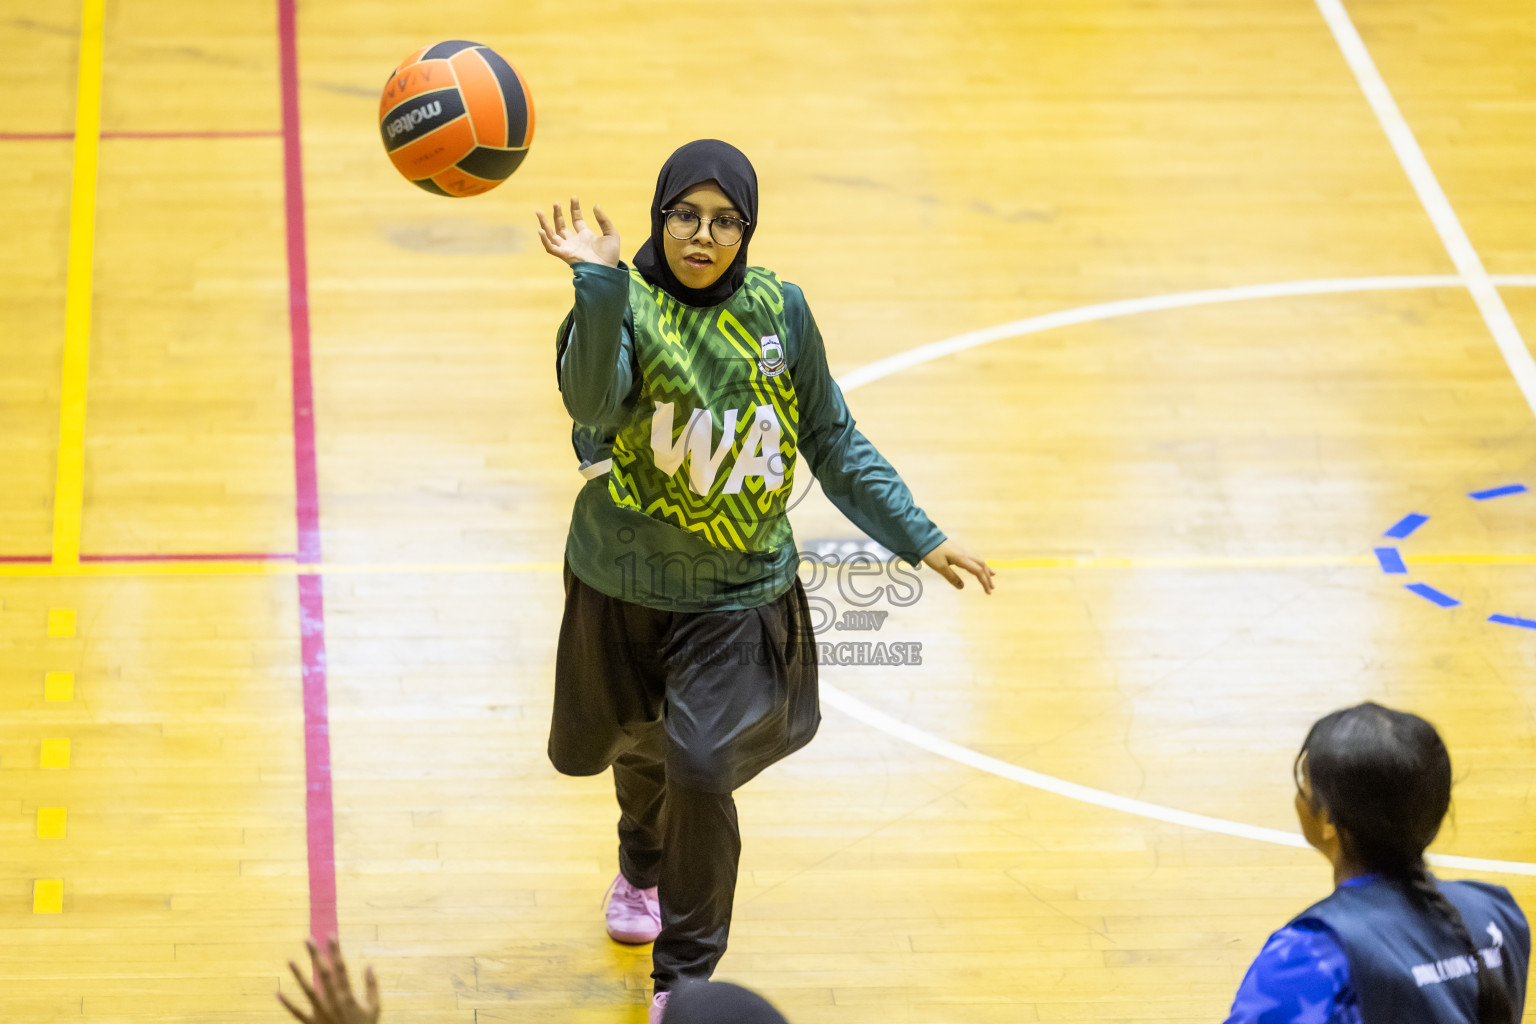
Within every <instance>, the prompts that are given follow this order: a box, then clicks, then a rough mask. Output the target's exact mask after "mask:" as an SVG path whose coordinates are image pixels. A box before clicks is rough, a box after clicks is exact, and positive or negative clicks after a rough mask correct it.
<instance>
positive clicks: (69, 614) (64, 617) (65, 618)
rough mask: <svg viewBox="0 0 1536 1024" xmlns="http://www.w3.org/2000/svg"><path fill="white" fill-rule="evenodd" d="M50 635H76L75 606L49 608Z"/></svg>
mask: <svg viewBox="0 0 1536 1024" xmlns="http://www.w3.org/2000/svg"><path fill="white" fill-rule="evenodd" d="M48 635H49V636H51V637H69V636H74V635H75V610H74V609H73V608H49V609H48Z"/></svg>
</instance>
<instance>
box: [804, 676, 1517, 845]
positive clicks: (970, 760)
mask: <svg viewBox="0 0 1536 1024" xmlns="http://www.w3.org/2000/svg"><path fill="white" fill-rule="evenodd" d="M821 698H822V700H824V701H826V702H827V703H828V704H831V705H832V706H833V707H835V708H837V709H838V710H839V711H841V712H843V713H844V714H845V715H848V716H850V717H852V718H855V719H858V720H859V721H860V722H863V723H864V724H865V725H868V726H870V727H872V728H875V729H878V730H880V731H881V732H883V733H885V734H886V735H888V736H893V737H895V738H896V739H899V740H902V741H903V742H906V743H910V744H912V745H913V746H915V747H921V748H922V749H924V750H926V751H928V752H929V753H932V754H937V755H939V756H940V757H944V758H948V759H949V760H951V761H954V762H957V763H958V764H963V765H966V766H967V767H970V768H975V769H977V770H978V771H984V772H987V773H989V774H992V775H996V776H999V777H1000V778H1004V779H1011V780H1012V781H1014V782H1018V783H1022V784H1023V785H1026V786H1030V787H1032V788H1034V789H1039V790H1043V791H1044V792H1047V793H1055V794H1056V795H1057V796H1064V797H1066V798H1067V799H1069V800H1077V801H1079V802H1080V803H1085V804H1093V805H1094V806H1096V807H1105V808H1108V809H1109V810H1112V811H1120V812H1122V813H1124V814H1134V815H1136V816H1137V817H1140V818H1151V819H1152V820H1153V821H1165V822H1167V823H1168V824H1170V825H1182V826H1184V827H1185V828H1193V829H1199V830H1201V831H1202V832H1215V833H1217V834H1219V835H1224V836H1236V837H1237V838H1239V839H1252V840H1255V841H1257V842H1261V843H1273V844H1275V845H1276V846H1294V847H1298V848H1300V849H1306V848H1307V841H1306V840H1305V839H1303V838H1302V837H1301V836H1300V835H1298V834H1297V833H1295V832H1285V831H1282V830H1280V829H1277V828H1264V827H1262V826H1260V825H1247V824H1244V823H1243V822H1240V821H1228V820H1226V819H1225V818H1212V817H1209V816H1207V815H1204V814H1194V813H1192V812H1190V811H1181V810H1179V809H1177V808H1175V807H1164V806H1162V805H1161V804H1153V803H1148V802H1147V801H1145V800H1133V799H1131V798H1130V797H1124V796H1117V795H1116V794H1114V793H1106V792H1104V791H1103V790H1102V789H1093V788H1091V787H1089V786H1083V785H1079V784H1078V783H1076V782H1067V781H1066V780H1064V779H1058V778H1056V777H1055V776H1054V775H1045V774H1042V773H1040V772H1036V771H1031V770H1030V769H1028V768H1020V767H1019V766H1018V765H1016V764H1010V763H1008V762H1007V761H999V760H998V759H997V758H995V757H988V756H987V755H986V754H981V753H978V752H976V751H974V750H972V749H970V748H969V747H962V746H960V745H959V744H958V743H951V742H950V741H949V740H946V739H941V738H940V737H938V736H935V735H934V734H933V733H931V732H926V731H924V730H922V729H919V728H917V727H916V726H912V725H908V724H907V723H905V722H903V721H901V720H899V719H896V718H892V717H891V716H890V715H887V714H886V713H885V712H883V711H877V710H875V709H874V708H872V707H870V706H869V705H868V704H865V703H864V702H863V701H861V700H859V699H858V698H856V697H850V696H849V695H848V694H846V693H844V692H843V691H842V690H839V689H838V688H837V687H835V686H832V685H831V684H829V683H827V682H825V681H823V682H822V683H821ZM1428 860H1429V862H1430V863H1431V864H1434V865H1437V866H1439V867H1448V868H1461V869H1463V870H1466V871H1487V872H1491V873H1494V874H1501V875H1536V864H1528V863H1526V862H1524V861H1518V860H1485V859H1483V858H1481V857H1456V856H1450V855H1447V854H1435V853H1432V854H1430V855H1429V857H1428Z"/></svg>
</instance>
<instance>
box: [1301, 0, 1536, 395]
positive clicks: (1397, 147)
mask: <svg viewBox="0 0 1536 1024" xmlns="http://www.w3.org/2000/svg"><path fill="white" fill-rule="evenodd" d="M1316 3H1317V9H1318V10H1319V11H1320V12H1322V15H1323V20H1324V21H1326V22H1327V23H1328V28H1329V30H1330V31H1331V32H1333V38H1334V40H1335V41H1336V42H1337V43H1338V44H1339V49H1340V50H1342V51H1343V53H1344V60H1345V62H1347V63H1348V64H1349V69H1350V70H1351V71H1353V72H1354V73H1355V80H1356V81H1358V82H1359V83H1360V88H1361V90H1362V91H1363V92H1364V93H1365V99H1366V102H1367V103H1369V104H1370V105H1371V110H1373V111H1375V113H1376V120H1378V121H1380V122H1381V128H1382V130H1383V131H1384V132H1386V133H1387V141H1388V142H1390V143H1391V144H1392V151H1393V152H1394V153H1396V154H1397V160H1398V162H1399V163H1400V164H1402V165H1403V170H1404V172H1406V173H1407V175H1408V181H1409V182H1410V183H1412V185H1413V190H1414V191H1415V192H1417V193H1418V196H1419V202H1421V203H1423V204H1424V210H1425V212H1426V213H1428V214H1429V219H1430V221H1431V222H1432V223H1433V224H1434V225H1435V231H1437V232H1438V233H1439V235H1440V241H1441V242H1442V243H1443V244H1444V245H1445V251H1446V252H1448V253H1450V256H1451V262H1452V263H1454V264H1455V265H1456V269H1457V271H1458V272H1460V274H1461V276H1462V277H1463V278H1465V279H1466V286H1467V290H1468V291H1470V292H1471V293H1472V301H1474V302H1476V303H1477V308H1478V310H1479V311H1480V312H1481V313H1482V314H1483V320H1484V321H1485V322H1486V323H1487V324H1488V329H1489V330H1490V331H1492V332H1493V340H1494V341H1495V342H1496V343H1497V344H1498V346H1499V351H1500V352H1502V353H1504V362H1506V363H1508V364H1509V372H1510V373H1512V374H1514V376H1515V383H1516V384H1518V385H1520V391H1521V393H1522V394H1524V395H1525V401H1526V404H1527V405H1529V406H1530V407H1531V411H1532V412H1536V359H1532V358H1531V353H1530V350H1529V349H1527V348H1526V347H1525V340H1524V339H1523V338H1521V337H1520V329H1519V328H1518V327H1516V326H1515V321H1514V320H1513V319H1512V318H1511V317H1510V315H1509V310H1508V309H1507V308H1505V306H1504V299H1503V298H1502V297H1501V296H1500V295H1499V290H1498V288H1496V287H1495V286H1494V283H1493V281H1492V280H1491V279H1490V278H1489V276H1488V272H1487V271H1486V270H1484V269H1483V261H1482V260H1480V259H1478V256H1477V250H1476V249H1473V248H1472V241H1471V239H1469V238H1468V237H1467V233H1466V231H1464V230H1463V229H1462V226H1461V221H1460V220H1458V219H1457V217H1456V211H1454V210H1452V209H1451V201H1450V200H1449V199H1447V198H1446V196H1445V190H1444V189H1442V188H1441V187H1440V182H1439V181H1438V180H1437V179H1436V178H1435V172H1434V171H1432V170H1430V167H1429V161H1428V160H1426V159H1425V158H1424V150H1422V149H1420V148H1419V140H1418V139H1416V138H1414V136H1413V129H1411V128H1409V127H1408V122H1407V121H1406V120H1404V119H1403V114H1402V111H1400V110H1399V109H1398V108H1397V101H1396V100H1394V99H1393V98H1392V91H1391V90H1390V89H1388V88H1387V83H1386V81H1385V80H1384V79H1383V78H1382V77H1381V72H1380V71H1378V70H1376V62H1375V61H1373V60H1372V59H1371V53H1370V51H1369V50H1367V49H1366V48H1365V41H1364V40H1363V39H1361V38H1360V33H1359V32H1358V31H1356V30H1355V23H1354V22H1353V21H1351V20H1350V18H1349V12H1348V11H1346V10H1345V9H1344V4H1343V3H1342V2H1341V0H1316Z"/></svg>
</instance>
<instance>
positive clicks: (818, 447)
mask: <svg viewBox="0 0 1536 1024" xmlns="http://www.w3.org/2000/svg"><path fill="white" fill-rule="evenodd" d="M573 271H574V284H575V291H576V299H575V305H574V308H573V309H572V311H571V313H570V314H569V315H568V316H567V317H566V319H565V321H564V322H563V323H562V324H561V327H560V331H559V333H558V344H557V353H556V365H557V369H558V379H559V386H560V391H561V395H562V398H563V399H564V402H565V407H566V411H567V412H569V413H570V415H571V419H572V420H573V421H575V426H574V428H573V430H572V444H573V446H574V447H575V449H576V454H577V456H578V457H579V458H580V459H581V460H582V465H581V470H582V474H583V476H586V477H587V478H588V479H587V483H586V485H585V486H583V487H582V489H581V491H580V493H579V494H578V495H577V498H576V507H575V509H574V511H573V514H572V517H571V528H570V533H569V535H568V537H567V540H566V559H567V561H568V562H569V563H570V566H571V571H572V572H574V573H575V574H576V575H577V576H578V577H579V578H580V579H581V580H583V581H584V582H585V583H587V584H588V585H589V586H591V587H593V588H594V589H596V590H599V591H601V592H603V593H606V594H609V595H611V596H614V597H619V598H622V599H624V600H627V601H633V602H635V603H638V604H644V605H649V606H651V607H657V608H666V609H670V610H677V611H702V610H708V609H731V608H751V607H756V606H758V605H762V604H766V603H768V602H770V601H772V600H774V599H775V598H776V597H778V596H779V595H780V594H781V593H783V592H784V590H786V589H787V588H788V587H789V586H790V585H791V583H792V581H793V579H794V575H795V573H796V571H797V568H798V565H799V555H798V552H797V551H796V549H795V545H794V541H793V538H792V537H790V538H789V539H788V540H787V541H786V542H785V543H783V544H780V545H779V546H777V547H776V548H775V549H774V550H772V551H768V552H737V551H731V552H721V550H720V549H719V548H717V547H716V546H715V545H713V544H711V543H710V542H709V541H708V540H707V539H705V537H704V536H702V535H701V534H699V533H696V532H690V531H689V530H685V529H682V528H680V527H678V526H676V525H673V524H672V523H669V522H667V521H665V520H663V519H660V518H656V517H653V516H650V515H646V514H644V513H643V512H640V511H637V510H635V509H634V508H627V507H622V506H621V505H619V504H618V503H616V502H615V501H614V500H613V498H612V497H611V496H610V493H609V488H608V485H607V483H606V480H607V473H608V469H609V465H610V461H611V458H612V453H613V442H614V437H615V434H616V433H617V431H618V430H619V428H620V427H621V426H622V425H623V424H624V423H625V422H627V421H628V420H629V419H630V418H631V417H632V415H633V414H634V413H635V407H636V405H637V403H639V402H640V401H641V396H642V391H643V384H644V381H643V374H642V371H641V368H640V365H639V361H638V359H637V357H636V346H635V341H634V337H633V331H634V326H633V325H634V317H633V314H632V311H631V310H630V302H631V291H630V288H631V277H630V273H629V271H628V269H627V268H625V267H623V266H622V265H621V266H620V267H619V268H613V267H608V266H605V265H603V264H600V263H578V264H576V265H575V267H574V268H573ZM782 288H783V305H784V309H783V313H782V321H783V324H784V328H785V333H786V335H787V336H786V337H784V338H781V339H780V341H781V342H782V344H783V348H784V358H785V361H786V363H787V367H788V373H789V375H790V379H791V380H792V381H793V389H794V393H795V396H796V399H797V401H798V412H799V422H798V452H799V454H802V455H804V456H805V464H808V465H809V467H810V469H811V471H812V472H813V473H814V475H815V477H816V479H817V480H818V481H819V482H820V484H821V486H822V490H823V491H825V492H826V495H827V497H828V498H829V499H830V500H831V501H832V503H833V504H834V505H835V506H836V507H837V508H838V510H839V511H841V512H842V513H843V514H844V515H845V516H847V517H848V518H849V519H850V520H851V521H852V522H853V523H854V524H855V525H856V526H858V527H859V528H860V529H861V530H863V531H864V532H865V533H867V534H868V535H869V536H871V537H873V538H874V539H875V540H876V541H878V542H879V543H881V544H883V545H884V546H885V547H887V548H888V549H890V550H891V551H893V552H895V553H896V554H897V555H898V556H899V557H900V558H902V559H903V560H905V561H906V562H907V563H908V564H910V565H914V566H915V565H917V564H918V563H919V562H920V561H921V560H922V558H923V556H925V555H927V554H928V553H929V552H930V551H932V550H933V549H934V548H936V547H938V545H939V544H940V543H942V542H943V541H944V539H945V538H944V534H943V533H941V532H940V531H939V529H938V527H936V526H935V525H934V524H933V523H932V522H931V521H930V520H929V518H928V517H927V516H926V515H925V514H924V513H923V510H922V509H921V508H919V507H917V505H915V504H914V503H913V501H912V494H911V492H910V491H909V490H908V489H907V485H906V484H905V483H904V482H903V481H902V479H901V477H900V476H898V475H897V473H896V470H895V469H894V468H892V466H891V464H890V463H889V462H887V461H886V460H885V458H884V457H883V456H882V455H881V454H880V452H879V451H878V450H876V448H875V446H874V445H873V444H871V443H870V442H869V440H868V439H867V438H866V437H865V436H864V435H863V434H862V433H860V432H859V430H858V429H857V427H856V426H855V425H854V420H853V417H852V415H851V414H850V413H849V411H848V406H847V404H846V403H845V402H844V401H843V394H842V390H841V389H840V388H839V387H838V386H837V382H836V381H834V380H833V379H832V376H831V374H830V373H829V372H828V370H827V358H826V350H825V348H824V346H823V343H822V339H821V332H820V331H818V330H817V328H816V321H815V320H814V319H813V318H812V316H811V311H810V309H809V307H808V306H807V305H806V302H805V296H804V294H803V293H802V292H801V291H800V289H799V288H798V287H796V286H795V285H792V284H788V283H784V284H783V285H782ZM648 404H649V403H648ZM684 469H685V468H684V467H680V468H678V469H677V472H678V473H680V474H681V473H684ZM722 555H723V556H724V557H722ZM702 564H707V565H708V566H709V567H710V569H709V571H707V572H704V571H699V569H698V568H697V567H698V566H700V565H702Z"/></svg>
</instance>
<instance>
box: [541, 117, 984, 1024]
mask: <svg viewBox="0 0 1536 1024" xmlns="http://www.w3.org/2000/svg"><path fill="white" fill-rule="evenodd" d="M594 213H595V215H596V218H597V223H598V226H599V227H600V229H601V231H602V234H600V235H599V234H596V233H594V232H593V231H592V230H591V229H590V228H589V227H588V226H587V223H586V221H585V220H584V219H583V216H582V212H581V207H580V205H579V203H578V201H577V199H576V197H575V196H572V197H571V216H570V222H569V224H567V222H566V220H565V216H564V214H563V212H562V211H561V209H560V207H559V205H556V206H555V207H554V212H553V221H554V223H553V225H551V224H550V223H549V222H548V221H546V220H545V218H544V214H543V213H542V212H539V213H538V221H539V237H540V240H541V241H542V242H543V243H544V248H545V250H546V251H547V252H549V253H550V254H552V255H554V256H556V257H558V258H559V259H561V260H564V261H565V262H566V263H568V264H569V265H570V266H571V268H572V271H573V273H574V275H575V290H576V301H575V308H574V309H573V310H572V311H571V313H570V315H568V316H567V317H566V318H565V321H564V322H563V323H562V324H561V325H560V330H559V332H558V334H557V342H556V372H557V374H558V379H559V384H560V390H561V394H562V396H563V398H564V401H565V407H566V410H567V411H568V412H569V413H570V414H571V418H572V420H574V421H575V425H574V427H573V429H572V443H573V445H574V447H575V449H576V454H577V456H578V457H579V458H580V460H581V465H580V469H581V473H582V475H583V476H584V477H585V478H586V480H587V482H586V484H585V485H584V486H583V487H582V489H581V491H580V492H579V494H578V495H577V498H576V507H575V510H574V512H573V514H572V517H571V528H570V533H569V535H568V538H567V540H566V549H565V569H564V579H565V613H564V618H563V620H562V622H561V626H560V640H559V646H558V650H557V654H556V661H555V706H554V718H553V723H552V726H551V729H550V737H549V757H550V760H551V762H553V764H554V766H555V767H556V768H557V769H558V770H559V771H561V772H563V773H565V774H568V775H595V774H597V773H599V772H602V771H604V770H606V769H607V768H609V767H610V766H611V767H612V768H613V777H614V787H615V790H616V791H617V795H618V803H619V809H620V818H619V828H618V832H619V874H618V877H617V878H616V879H615V880H614V883H613V885H612V887H611V888H610V890H609V896H608V899H607V903H606V908H605V914H606V917H607V925H608V931H609V934H610V935H612V936H613V938H615V939H617V940H618V941H621V942H633V943H643V942H649V941H654V942H655V946H654V948H653V950H652V960H653V966H654V970H653V971H652V975H651V976H652V978H653V979H654V980H655V990H656V996H655V999H654V1000H653V1001H652V1004H651V1019H652V1020H653V1021H656V1020H659V1018H660V1015H661V1012H662V1009H663V1008H664V1007H665V1005H666V1000H667V991H668V990H669V989H670V988H672V987H674V986H675V985H676V984H677V983H679V982H680V981H685V980H694V979H707V978H708V977H709V976H710V975H711V973H713V971H714V969H715V966H716V965H717V964H718V963H719V961H720V957H721V956H722V955H723V954H724V953H725V948H726V938H727V935H728V933H729V930H730V923H731V907H732V903H733V900H734V897H735V888H736V868H737V861H738V859H739V856H740V852H741V844H740V833H739V831H738V827H737V821H736V805H735V802H734V801H733V799H732V797H731V794H732V793H733V792H734V791H735V790H736V789H738V788H739V787H741V786H742V785H743V784H745V783H746V782H747V781H748V780H750V779H751V778H753V777H754V776H756V775H757V774H758V773H759V772H761V771H762V770H763V769H764V768H766V767H768V766H769V765H770V764H773V763H774V762H776V761H778V760H780V759H781V758H783V757H785V756H787V755H789V754H791V753H793V752H794V751H796V750H798V749H800V748H801V747H803V746H804V745H805V744H806V743H808V742H810V740H811V737H812V736H814V735H815V733H816V729H817V726H818V725H819V724H820V721H821V714H820V710H819V706H818V701H817V682H816V680H817V664H816V662H817V657H816V648H815V642H814V629H813V627H812V624H811V616H810V609H809V606H808V604H807V600H806V594H805V589H804V587H803V586H802V584H801V582H800V579H799V577H798V575H797V571H798V566H799V553H798V552H797V550H796V548H795V541H794V537H793V535H792V534H791V531H790V525H789V520H788V518H787V516H786V512H787V507H786V506H787V500H788V497H789V494H790V491H791V487H792V484H793V479H794V475H795V474H796V473H797V472H804V471H806V470H809V471H810V472H812V473H813V474H815V477H816V479H817V480H818V481H819V482H820V483H821V486H822V489H823V490H824V491H825V492H826V494H827V497H828V498H830V499H831V501H832V502H833V504H835V505H836V506H837V507H838V509H839V510H841V511H842V512H843V514H844V515H846V516H847V517H848V518H849V519H851V520H852V521H853V522H854V523H855V524H857V525H858V526H859V527H860V528H861V529H863V530H864V531H865V532H866V533H868V534H869V535H870V536H871V537H873V538H874V539H875V540H876V541H878V542H880V543H881V544H883V545H884V546H885V547H886V548H888V549H890V550H891V551H893V552H895V553H896V554H897V555H898V556H899V557H900V558H902V559H903V560H904V561H906V562H907V563H908V564H910V565H913V566H916V565H917V564H918V563H919V562H922V563H923V564H926V565H928V566H930V567H931V568H933V569H935V570H936V571H937V572H939V573H940V574H941V575H943V576H944V578H945V579H947V580H948V581H949V582H950V583H951V584H953V585H954V586H956V587H961V586H963V583H962V581H961V579H960V576H959V574H958V573H957V572H956V571H955V567H959V568H961V569H964V570H966V571H968V572H970V573H972V574H973V575H975V576H976V578H977V579H978V580H979V581H980V582H981V586H982V589H983V590H984V591H986V592H987V593H991V591H992V572H991V570H990V569H989V568H988V567H987V565H986V563H985V562H983V561H982V559H981V558H979V557H977V556H975V555H973V554H971V553H970V552H968V551H966V550H965V549H964V548H962V547H961V546H960V545H958V544H956V543H955V542H954V541H953V540H949V539H946V538H945V536H944V534H943V533H941V532H940V531H939V529H938V528H937V527H936V526H934V525H933V523H932V522H930V521H929V519H928V517H927V516H926V515H924V514H923V511H922V509H920V508H918V507H917V506H916V505H915V504H913V501H912V495H911V493H910V492H909V491H908V490H907V486H906V484H905V483H903V482H902V479H901V477H900V476H898V475H897V474H896V471H895V470H894V469H892V468H891V465H890V463H888V462H887V461H886V460H885V459H884V458H883V457H882V456H881V455H880V453H879V452H878V451H876V450H875V447H874V446H873V445H872V444H870V443H869V441H868V440H866V439H865V437H864V436H863V435H862V434H861V433H859V431H858V430H857V429H856V428H855V427H854V421H853V418H852V416H850V415H849V412H848V408H847V406H846V405H845V404H844V402H843V396H842V392H841V390H840V389H839V388H838V386H837V384H836V382H835V381H833V380H832V378H831V376H830V375H829V374H828V372H827V359H826V353H825V351H824V350H823V348H822V340H821V335H820V333H819V332H818V331H817V329H816V322H815V321H814V320H813V319H812V317H811V312H810V309H809V308H808V307H807V305H806V302H805V297H804V295H802V294H801V291H800V289H799V288H797V287H796V286H794V285H792V284H789V283H787V282H783V281H780V280H779V278H778V277H777V276H776V275H775V274H774V273H773V272H772V271H769V270H764V269H763V268H761V267H753V266H750V265H749V263H748V260H747V246H748V244H749V243H750V242H751V241H752V235H753V233H754V232H755V231H756V230H757V175H756V172H755V171H754V170H753V169H752V165H751V164H750V163H749V162H748V161H747V158H746V157H745V156H743V155H742V154H741V153H740V152H739V151H738V150H736V149H735V148H734V147H732V146H729V145H727V144H726V143H723V142H718V141H714V140H706V141H700V142H693V143H689V144H688V145H686V146H684V147H682V148H681V149H679V150H678V151H677V152H676V153H674V154H673V155H672V157H671V158H670V159H669V160H667V162H666V164H665V165H664V166H663V167H662V169H661V174H660V176H659V177H658V178H657V181H656V194H655V197H654V199H653V200H652V203H651V232H650V238H649V239H648V240H647V241H646V243H645V244H644V245H643V246H642V247H641V249H640V251H639V252H638V253H637V254H636V256H635V259H634V265H633V266H631V267H626V266H624V265H623V264H622V263H620V261H619V254H620V250H619V233H618V231H617V229H616V228H615V227H614V226H613V224H612V223H611V222H610V221H609V220H608V218H607V217H605V216H604V215H603V212H602V209H601V208H600V207H599V208H596V209H595V210H594ZM802 457H803V459H804V466H803V467H802V464H801V460H802Z"/></svg>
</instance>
